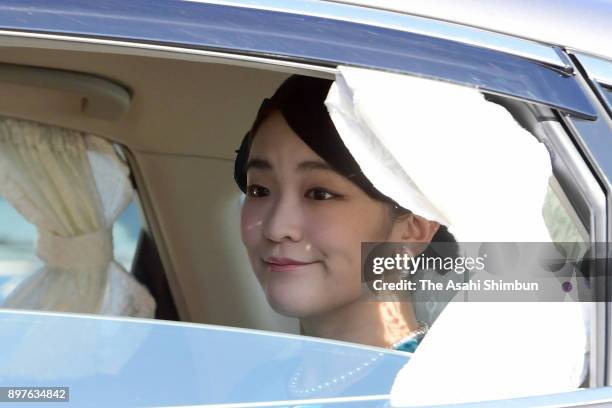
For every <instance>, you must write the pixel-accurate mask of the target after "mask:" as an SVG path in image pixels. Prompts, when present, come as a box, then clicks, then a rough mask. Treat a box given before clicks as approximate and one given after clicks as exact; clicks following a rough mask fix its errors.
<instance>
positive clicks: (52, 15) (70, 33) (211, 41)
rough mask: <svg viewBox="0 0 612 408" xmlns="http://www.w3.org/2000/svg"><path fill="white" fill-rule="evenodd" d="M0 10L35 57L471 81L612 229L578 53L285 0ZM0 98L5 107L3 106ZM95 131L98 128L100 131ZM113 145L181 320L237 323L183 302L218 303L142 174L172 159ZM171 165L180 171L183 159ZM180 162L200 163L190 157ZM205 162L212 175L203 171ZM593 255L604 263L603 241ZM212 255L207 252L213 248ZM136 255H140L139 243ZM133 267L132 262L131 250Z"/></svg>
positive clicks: (594, 368)
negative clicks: (188, 274)
mask: <svg viewBox="0 0 612 408" xmlns="http://www.w3.org/2000/svg"><path fill="white" fill-rule="evenodd" d="M2 6H3V10H4V12H3V13H2V14H1V15H0V27H1V28H2V30H3V31H2V44H4V46H5V47H6V49H7V50H10V48H15V47H21V48H26V49H30V50H32V52H33V53H34V52H41V54H40V55H44V52H45V51H43V50H45V49H46V50H47V51H46V52H47V53H50V52H53V51H58V52H60V51H66V50H70V51H71V52H72V53H73V54H72V55H73V56H74V55H75V54H77V53H79V52H84V53H93V54H99V55H103V54H113V55H124V56H126V59H125V60H121V59H118V60H117V61H123V62H124V63H125V64H130V63H133V61H132V60H130V59H129V58H127V57H129V56H138V57H143V58H146V57H152V56H154V57H156V58H160V59H167V60H177V61H178V60H182V61H190V62H192V63H193V65H192V68H191V69H196V68H197V66H198V64H206V63H211V62H212V63H219V62H222V63H223V64H225V65H224V66H237V67H243V68H244V67H246V68H254V69H258V70H261V71H266V72H269V75H268V76H264V79H265V80H266V81H268V83H269V84H270V85H273V84H275V83H277V82H278V81H279V80H280V79H281V78H282V77H283V75H287V74H288V73H294V72H299V73H303V74H308V75H314V76H321V77H327V78H331V77H333V74H334V73H335V69H336V67H337V66H341V65H346V66H357V67H362V68H366V69H371V70H382V71H392V72H396V73H402V74H406V75H417V76H424V77H428V78H432V79H435V80H441V81H447V82H452V83H457V84H460V85H464V86H469V87H473V88H476V89H478V90H480V91H481V92H483V93H484V94H486V95H487V97H488V98H490V99H491V100H494V101H495V102H496V103H499V104H501V105H503V106H505V107H507V108H508V109H509V110H511V111H512V112H513V114H515V116H516V117H517V120H519V122H520V123H521V124H522V125H523V126H525V127H528V128H530V130H531V131H532V132H533V133H536V134H539V135H540V136H541V138H543V139H545V140H547V141H548V143H549V145H550V146H552V149H553V150H554V151H555V152H556V153H557V155H558V160H557V161H556V163H553V166H554V171H555V177H556V180H557V183H558V194H559V195H560V196H562V197H563V199H564V200H565V202H567V203H569V205H568V212H569V213H571V214H572V219H573V220H574V222H576V223H577V224H579V225H580V226H581V228H582V229H583V230H584V231H585V233H586V235H587V239H588V240H589V241H590V242H592V243H602V242H607V240H608V237H609V234H610V232H611V231H612V229H611V228H612V227H611V226H612V224H611V223H610V217H609V213H608V210H607V208H608V206H609V204H608V203H609V200H610V191H611V190H610V182H609V180H610V174H612V173H611V172H612V169H610V168H609V167H610V166H608V163H610V160H609V155H608V154H607V152H610V151H612V150H611V149H610V147H612V146H610V143H612V142H610V140H612V139H610V138H609V137H606V136H609V135H610V125H609V119H607V118H606V111H605V109H606V108H605V107H604V105H602V101H604V102H605V100H606V99H607V96H606V95H607V92H608V91H607V86H608V85H609V84H608V83H607V82H605V80H602V79H601V78H600V77H588V76H583V73H582V72H581V67H580V66H579V65H578V62H577V61H581V59H580V56H577V58H578V60H576V59H574V58H571V57H570V56H569V55H568V54H567V53H565V52H564V50H562V49H560V48H559V47H556V46H549V45H543V44H540V43H536V42H532V41H527V40H522V39H518V38H514V37H509V36H501V35H495V34H492V33H490V32H485V31H481V30H477V29H473V28H469V27H463V26H455V25H449V24H447V23H443V22H439V21H433V20H426V19H422V18H417V17H413V16H408V15H402V14H396V13H390V12H385V11H378V10H370V9H364V8H359V7H354V6H349V5H338V4H333V3H324V2H299V3H292V4H291V5H287V4H282V5H281V4H278V3H275V2H270V3H267V4H265V5H257V6H256V5H253V4H251V3H250V2H234V3H232V4H231V5H230V4H224V3H217V2H167V1H154V2H144V1H142V2H141V1H136V2H130V3H129V4H118V3H112V2H108V3H98V4H85V3H82V2H76V1H75V2H72V1H67V2H61V3H56V4H53V5H51V6H49V5H46V4H45V5H43V3H41V2H36V1H32V2H28V3H27V4H24V3H23V2H20V3H19V4H17V3H13V2H10V1H5V2H3V4H2ZM49 50H51V51H49ZM5 55H9V56H10V57H6V59H7V60H10V62H11V63H14V62H15V61H16V60H20V61H21V63H22V64H24V63H28V62H29V63H34V64H40V63H41V61H40V60H37V59H36V57H28V56H26V55H25V54H23V53H22V54H21V55H17V54H15V55H12V54H10V52H9V53H6V54H5ZM33 55H34V54H33ZM58 55H59V54H58ZM71 58H72V57H71ZM77 65H78V64H76V63H75V66H77ZM134 66H138V65H137V64H135V65H134ZM160 67H161V65H160ZM160 72H161V71H160ZM587 72H588V68H587ZM275 73H277V74H279V75H276V74H275ZM166 75H169V74H168V73H166ZM161 78H164V76H163V75H162V76H161ZM166 78H167V76H166ZM589 78H590V79H593V78H597V79H598V80H599V81H596V82H597V83H598V84H599V85H600V86H599V87H597V86H595V88H596V89H597V90H598V92H600V94H599V99H598V97H597V96H596V94H595V93H594V92H593V89H592V88H590V87H589V85H588V83H587V80H588V79H589ZM602 95H603V98H602ZM260 96H261V95H260V94H259V93H258V92H252V93H251V94H250V95H249V96H248V97H247V98H246V99H247V102H253V101H255V100H256V99H257V98H258V97H260ZM3 106H4V107H6V106H8V105H7V104H6V102H5V104H4V105H3ZM5 109H8V108H5ZM244 109H251V110H252V109H253V108H252V107H251V108H248V107H245V108H244ZM47 119H49V118H47ZM99 129H101V131H103V129H104V126H99ZM126 140H128V139H126ZM164 143H165V144H164ZM119 144H122V143H121V140H119ZM123 145H124V147H126V149H125V155H126V156H127V158H128V160H129V161H130V164H131V165H132V168H133V169H134V178H135V181H136V185H137V187H138V189H139V194H140V198H141V201H142V206H143V211H144V214H145V215H146V218H147V220H148V223H149V230H150V231H149V234H150V236H151V237H152V238H153V240H154V241H155V245H156V246H157V250H158V251H159V255H160V258H161V263H162V264H163V269H164V271H165V274H166V277H167V280H168V283H169V286H170V289H171V292H172V297H173V300H174V302H175V303H176V306H177V308H178V310H179V314H180V315H181V318H182V319H183V320H192V321H208V322H212V323H225V324H227V325H232V324H236V325H244V324H246V323H248V322H249V321H248V319H246V318H244V315H246V314H248V313H247V312H246V311H245V310H240V308H238V309H237V310H238V313H237V314H236V316H235V318H227V319H226V320H225V322H223V321H222V320H217V319H219V317H218V316H214V315H213V314H208V315H202V318H200V315H198V314H197V313H198V311H199V310H202V309H207V308H208V309H210V307H207V306H210V305H211V304H212V303H214V302H212V303H206V304H204V303H199V304H198V303H197V302H196V301H195V300H194V298H195V297H196V293H200V292H198V290H200V289H201V290H202V291H204V293H206V291H207V290H208V295H209V299H212V300H213V301H219V302H220V301H222V300H221V299H219V298H215V296H216V295H215V294H214V293H210V292H211V289H210V285H209V289H206V288H205V287H202V286H198V285H197V284H196V285H195V286H193V287H190V283H192V282H194V281H191V282H190V281H188V280H186V279H185V278H184V276H183V277H181V275H180V271H183V270H188V269H192V268H193V267H194V266H195V265H197V264H198V263H197V262H198V261H197V260H195V261H193V262H194V263H192V264H190V263H189V262H190V260H191V259H192V257H194V255H193V253H194V252H197V249H194V247H190V245H189V244H188V243H185V242H181V240H180V238H179V237H180V236H181V235H185V236H192V235H193V233H190V232H186V231H187V230H186V229H187V228H189V225H183V224H182V223H180V221H179V220H178V215H176V214H178V213H180V212H181V207H175V208H173V207H172V205H170V204H166V202H167V201H168V200H166V199H164V195H166V194H167V191H168V190H164V189H162V188H161V187H160V186H159V185H156V184H155V183H154V182H153V180H152V178H154V177H160V178H163V177H164V174H162V173H163V172H160V173H155V172H154V169H155V168H158V169H165V170H167V171H166V175H167V174H170V172H172V171H174V170H173V169H176V168H177V166H179V165H178V164H175V163H178V161H175V160H178V159H177V158H176V157H170V156H168V155H167V156H164V157H162V156H160V155H157V156H156V155H155V154H154V153H156V152H147V151H145V150H144V149H142V148H140V149H139V148H138V147H139V146H140V147H142V146H144V145H145V144H140V145H139V144H138V141H137V142H130V143H128V142H126V143H123ZM157 147H159V148H160V149H161V148H162V147H163V149H166V150H164V151H165V153H168V152H170V153H172V155H173V156H177V157H178V156H185V155H187V154H188V152H186V151H184V150H181V146H180V140H178V141H176V143H173V142H170V141H160V142H159V144H158V145H157ZM181 163H182V164H180V166H185V167H189V166H191V164H189V163H186V162H184V161H181ZM191 168H192V169H194V170H195V169H203V168H205V167H199V165H193V167H191ZM206 169H208V170H207V171H210V172H215V171H219V168H217V167H215V166H211V167H206ZM177 174H178V173H177ZM172 180H173V179H172V178H171V177H170V178H167V179H166V180H165V182H164V185H169V184H172ZM174 193H175V194H177V195H188V194H190V191H189V189H186V190H184V191H183V190H179V188H178V187H177V189H176V190H175V191H174ZM183 208H184V207H183ZM178 243H181V245H180V246H179V245H178ZM214 248H217V247H214ZM602 251H603V252H604V254H603V255H602V257H603V258H605V254H607V252H608V251H607V248H604V249H602ZM214 252H215V251H214V250H211V254H212V253H214ZM140 255H141V256H143V257H144V252H143V253H141V254H140ZM136 262H137V264H138V262H139V261H138V255H137V259H136ZM137 272H138V271H135V273H137ZM597 272H598V273H595V274H594V278H593V279H595V281H594V282H595V285H594V286H595V287H597V288H603V290H605V289H606V288H607V287H608V282H607V271H606V270H605V268H604V269H603V270H598V271H597ZM208 282H209V283H210V280H209V281H208ZM216 283H218V282H216ZM213 286H214V288H216V289H215V291H217V292H219V293H220V294H221V295H219V297H227V296H225V295H223V293H227V292H226V291H224V290H219V286H218V285H217V284H215V285H213ZM194 288H197V289H198V290H195V289H194ZM602 296H603V297H600V298H599V299H601V300H605V301H607V299H608V298H607V297H606V296H608V294H607V293H604V294H603V295H602ZM194 304H196V306H194ZM608 307H609V303H608V302H599V303H597V306H596V307H595V308H594V309H593V315H592V322H593V324H592V332H591V341H592V343H591V361H590V377H589V386H590V387H593V388H594V389H592V390H589V391H587V392H582V393H576V395H578V394H579V396H580V397H581V399H580V403H584V404H587V403H588V402H589V401H591V402H596V401H601V399H602V398H604V399H605V398H608V394H606V392H607V391H606V389H605V388H601V389H598V388H597V387H605V386H608V385H610V384H609V376H608V367H609V360H608V359H609V355H610V354H609V350H608V349H607V347H608V345H607V343H608V342H607V337H606V332H607V330H608V328H609V322H608V319H609V311H608ZM253 321H255V322H256V323H257V324H260V326H259V327H262V328H267V329H271V330H278V331H291V330H293V331H297V330H298V329H297V328H296V325H295V322H290V321H282V322H277V321H274V322H272V321H268V320H266V319H265V318H261V319H259V320H258V318H255V319H254V320H251V322H253ZM576 395H569V394H568V395H564V396H554V397H553V396H551V397H550V399H549V400H544V399H543V397H539V399H534V400H524V401H523V403H524V404H525V405H529V404H532V403H537V404H540V403H545V402H546V403H550V401H563V402H569V401H570V400H571V399H572V398H575V397H576ZM565 398H567V399H565ZM591 398H592V399H591Z"/></svg>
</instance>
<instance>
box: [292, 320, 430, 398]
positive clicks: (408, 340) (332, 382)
mask: <svg viewBox="0 0 612 408" xmlns="http://www.w3.org/2000/svg"><path fill="white" fill-rule="evenodd" d="M418 323H419V326H418V327H417V328H416V329H415V330H413V331H411V332H410V333H408V335H407V336H405V337H403V338H402V339H400V340H399V341H397V342H395V343H393V345H392V346H391V348H392V349H394V350H399V351H408V352H414V349H415V348H416V346H417V345H418V344H419V342H420V341H421V339H422V338H423V337H424V336H425V334H426V333H427V331H428V330H429V326H428V325H427V323H425V322H422V321H420V320H419V322H418ZM383 356H384V354H383V353H377V355H376V356H375V357H370V358H369V359H367V360H366V361H364V362H362V363H360V364H358V365H356V366H354V367H352V368H351V369H350V370H348V371H345V372H344V373H343V374H341V375H339V376H336V377H333V378H331V379H329V380H327V381H323V382H321V383H319V384H316V385H315V386H313V387H306V388H299V387H298V382H299V381H300V378H302V374H303V367H300V368H299V369H298V370H296V372H295V374H293V376H292V377H291V380H290V382H289V392H290V393H291V394H293V395H295V396H309V395H312V394H314V393H317V392H323V391H327V390H330V389H333V388H334V387H335V386H338V385H340V384H343V383H345V382H346V381H347V380H349V379H352V378H356V377H357V376H358V375H359V374H361V373H362V372H365V371H367V369H368V368H369V367H371V366H372V365H374V364H375V363H376V362H377V361H378V360H380V358H381V357H383Z"/></svg>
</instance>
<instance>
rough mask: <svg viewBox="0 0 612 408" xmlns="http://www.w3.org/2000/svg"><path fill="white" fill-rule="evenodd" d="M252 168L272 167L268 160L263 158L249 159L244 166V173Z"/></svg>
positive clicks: (268, 168) (266, 168) (265, 168)
mask: <svg viewBox="0 0 612 408" xmlns="http://www.w3.org/2000/svg"><path fill="white" fill-rule="evenodd" d="M251 167H252V168H254V169H262V170H270V169H271V168H272V165H271V164H270V162H269V161H267V160H263V159H250V160H249V161H248V162H247V164H246V167H245V170H244V171H245V173H246V172H247V171H249V169H250V168H251Z"/></svg>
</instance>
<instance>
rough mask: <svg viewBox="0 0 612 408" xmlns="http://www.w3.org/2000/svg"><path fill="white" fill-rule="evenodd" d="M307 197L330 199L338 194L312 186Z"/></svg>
mask: <svg viewBox="0 0 612 408" xmlns="http://www.w3.org/2000/svg"><path fill="white" fill-rule="evenodd" d="M306 197H308V198H312V199H313V200H329V199H331V198H334V197H336V195H335V194H333V193H330V192H329V191H327V190H324V189H322V188H312V189H310V190H308V192H307V193H306Z"/></svg>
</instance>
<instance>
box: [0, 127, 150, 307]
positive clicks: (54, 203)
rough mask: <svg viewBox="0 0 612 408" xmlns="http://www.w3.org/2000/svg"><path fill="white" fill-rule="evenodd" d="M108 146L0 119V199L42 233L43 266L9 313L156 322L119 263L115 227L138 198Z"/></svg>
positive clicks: (9, 303)
mask: <svg viewBox="0 0 612 408" xmlns="http://www.w3.org/2000/svg"><path fill="white" fill-rule="evenodd" d="M128 176H129V169H128V168H127V166H126V165H125V163H123V161H122V160H121V159H120V158H119V157H118V156H117V154H116V152H115V151H114V149H113V146H112V145H111V144H110V143H108V142H107V141H105V140H103V139H101V138H98V137H95V136H92V135H89V134H84V133H81V132H78V131H74V130H69V129H64V128H59V127H54V126H47V125H43V124H39V123H35V122H30V121H25V120H18V119H12V118H0V195H2V196H4V197H5V198H6V199H7V200H8V201H9V202H10V203H11V204H12V205H13V206H14V207H15V208H16V209H17V210H18V211H19V212H20V213H21V214H23V216H24V217H25V218H26V219H27V220H28V221H30V222H31V223H33V224H34V225H35V226H36V227H37V230H38V242H37V255H38V256H39V257H40V258H41V259H42V260H43V261H44V266H43V267H42V268H41V269H40V270H38V271H37V272H35V273H34V274H33V275H31V276H29V277H28V278H27V279H26V280H25V281H24V282H22V283H21V284H19V285H18V286H17V287H16V288H15V289H14V290H13V292H11V293H10V294H9V296H8V297H7V299H6V301H5V302H4V304H3V305H2V306H3V307H6V308H14V309H29V310H47V311H59V312H78V313H93V314H105V315H121V316H137V317H153V316H154V314H155V302H154V300H153V298H152V297H151V295H150V294H149V293H148V291H147V290H146V289H145V288H144V287H143V286H142V285H140V284H139V283H138V282H137V281H136V280H135V279H134V278H133V276H132V275H131V274H129V273H127V272H126V271H125V270H124V269H123V268H122V267H121V266H120V265H119V264H118V263H117V262H115V261H114V259H113V242H112V226H113V223H114V222H115V221H116V219H117V218H118V217H119V215H120V214H121V212H122V211H123V210H125V208H126V207H127V205H128V204H129V203H130V201H131V199H132V196H133V189H132V186H131V183H130V180H129V177H128Z"/></svg>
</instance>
